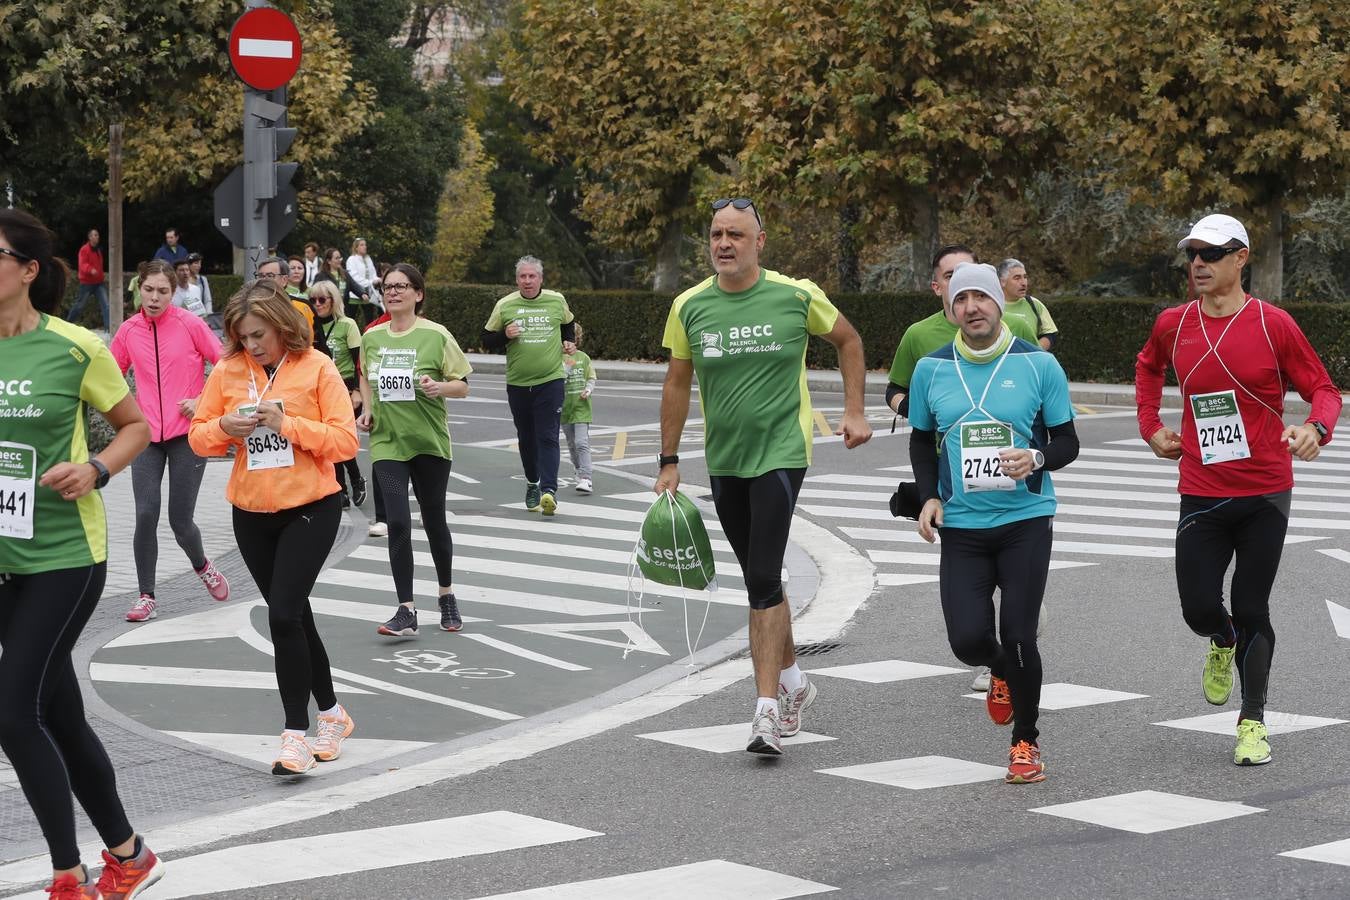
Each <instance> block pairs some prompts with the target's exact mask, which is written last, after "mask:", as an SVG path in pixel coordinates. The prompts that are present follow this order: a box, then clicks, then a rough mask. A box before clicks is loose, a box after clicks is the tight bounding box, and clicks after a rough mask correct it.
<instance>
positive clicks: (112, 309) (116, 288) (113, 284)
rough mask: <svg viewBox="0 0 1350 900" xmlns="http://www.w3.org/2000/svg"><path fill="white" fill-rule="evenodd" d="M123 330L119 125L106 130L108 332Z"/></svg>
mask: <svg viewBox="0 0 1350 900" xmlns="http://www.w3.org/2000/svg"><path fill="white" fill-rule="evenodd" d="M121 327H122V123H121V122H114V123H113V124H111V125H109V126H108V329H109V335H108V336H109V338H111V337H112V335H114V334H117V329H119V328H121Z"/></svg>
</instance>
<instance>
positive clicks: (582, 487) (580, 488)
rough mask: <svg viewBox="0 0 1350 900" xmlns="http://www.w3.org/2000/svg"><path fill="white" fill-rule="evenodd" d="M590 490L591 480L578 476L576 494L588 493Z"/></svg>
mask: <svg viewBox="0 0 1350 900" xmlns="http://www.w3.org/2000/svg"><path fill="white" fill-rule="evenodd" d="M591 490H592V488H591V480H590V479H589V478H580V479H578V480H577V493H578V494H589V493H590V492H591Z"/></svg>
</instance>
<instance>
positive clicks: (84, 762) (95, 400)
mask: <svg viewBox="0 0 1350 900" xmlns="http://www.w3.org/2000/svg"><path fill="white" fill-rule="evenodd" d="M52 253H53V236H52V233H51V232H50V231H48V230H47V228H46V227H45V226H44V225H43V224H42V223H41V222H39V221H38V220H37V219H35V218H33V217H32V216H31V215H29V214H28V213H25V212H20V211H18V210H13V209H4V210H0V385H3V389H0V645H2V646H3V647H4V652H3V653H0V748H2V749H3V750H4V752H5V756H6V757H8V759H9V762H10V764H11V765H12V766H13V767H14V772H15V774H16V775H17V776H18V779H19V784H20V786H22V787H23V792H24V796H26V797H27V798H28V803H29V805H30V806H31V807H32V809H33V814H34V816H35V817H36V818H37V820H38V824H39V826H41V828H42V834H43V836H44V837H46V839H47V846H48V848H49V850H50V852H51V857H52V884H51V887H50V888H48V891H49V892H50V893H51V895H52V897H53V898H65V900H74V898H80V897H99V896H115V897H130V896H134V895H135V894H137V893H140V891H142V890H143V889H144V888H146V887H148V886H149V885H151V884H153V883H154V882H156V881H158V880H159V878H160V876H161V875H162V874H163V865H162V864H161V863H160V861H159V859H158V858H157V857H156V856H155V854H154V852H153V851H152V850H151V849H150V848H149V847H148V846H146V844H145V842H144V841H142V840H141V838H140V836H139V835H137V834H136V832H135V831H134V830H133V829H132V827H131V825H130V823H129V822H128V821H127V816H126V811H125V809H124V808H123V806H122V800H121V798H120V797H119V796H118V793H117V778H116V775H115V773H114V772H113V767H112V762H111V761H110V760H109V759H108V754H107V753H106V752H105V751H104V749H103V745H102V744H101V743H100V742H99V739H98V736H97V735H95V734H94V731H93V729H91V728H90V727H89V723H88V722H87V721H86V720H85V716H84V700H83V698H82V697H81V696H80V687H79V681H78V679H77V677H76V675H75V667H74V665H73V664H72V662H71V658H70V654H71V649H72V648H73V647H74V646H75V642H76V640H78V639H79V636H80V632H81V631H82V630H83V629H84V626H85V624H86V623H87V622H88V621H89V617H90V615H91V614H92V613H93V611H94V607H95V605H97V603H98V600H99V597H100V595H101V594H102V593H103V584H104V580H105V578H106V577H107V558H108V536H107V523H106V519H105V516H104V511H103V501H102V498H101V497H100V496H99V495H98V493H97V490H98V489H99V488H102V487H104V486H105V485H106V484H107V483H108V479H109V478H111V477H112V475H114V474H116V473H117V472H120V471H121V470H122V469H124V468H126V467H127V465H128V464H129V463H130V462H131V461H132V459H134V458H135V456H136V454H138V453H140V452H141V450H142V449H144V448H145V446H146V444H147V443H148V442H149V440H150V429H149V427H147V425H146V424H145V420H144V418H142V416H141V411H140V409H139V408H137V406H136V400H135V398H134V397H132V396H131V393H130V391H129V390H128V389H127V383H126V380H125V379H123V377H122V374H121V372H119V371H118V369H117V363H116V362H114V361H113V358H112V354H111V353H109V352H108V348H107V347H105V346H104V345H103V342H102V341H100V340H99V339H98V338H97V337H95V336H94V335H93V334H92V333H90V332H88V331H86V330H85V329H83V328H80V327H79V326H77V325H72V324H70V323H69V322H65V321H62V320H61V319H58V318H56V317H55V316H54V315H52V313H53V312H54V311H55V310H56V306H57V304H58V303H59V302H60V300H61V298H62V296H63V295H64V294H65V290H66V279H67V277H68V276H67V273H66V270H65V267H64V265H63V264H62V263H61V262H60V260H58V259H56V258H55V257H54V256H53V255H52ZM87 404H90V405H93V407H94V408H95V409H97V410H98V411H99V412H101V413H102V414H103V417H104V418H105V419H107V420H108V423H109V424H110V425H112V427H113V428H114V429H115V431H116V434H115V436H114V437H113V439H112V442H111V443H109V444H108V446H107V447H106V448H104V449H103V450H102V451H101V452H99V453H98V454H97V455H96V456H92V457H91V456H90V455H89V451H88V445H87V443H86V438H87V436H86V434H85V424H84V423H85V407H86V405H87ZM72 791H73V792H74V794H75V796H76V797H77V798H78V799H79V801H80V805H81V806H82V807H84V810H85V812H86V813H88V815H89V820H90V821H91V822H93V823H94V827H95V828H96V829H97V830H98V833H99V836H100V837H101V838H102V839H103V842H104V844H105V845H106V846H107V847H108V849H107V850H105V851H103V859H104V868H103V874H102V876H101V877H100V878H99V880H98V884H97V885H95V884H94V882H93V880H92V877H91V876H90V874H89V870H88V869H87V868H85V866H84V863H83V862H82V861H81V860H80V850H79V844H78V842H77V841H76V836H75V808H74V804H73V803H72V802H71V792H72Z"/></svg>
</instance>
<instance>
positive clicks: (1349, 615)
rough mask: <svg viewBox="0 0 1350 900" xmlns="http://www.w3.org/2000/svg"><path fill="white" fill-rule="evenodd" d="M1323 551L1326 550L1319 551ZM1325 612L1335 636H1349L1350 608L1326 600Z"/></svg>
mask: <svg viewBox="0 0 1350 900" xmlns="http://www.w3.org/2000/svg"><path fill="white" fill-rule="evenodd" d="M1321 552H1323V553H1325V552H1326V551H1325V550H1323V551H1321ZM1326 604H1327V612H1328V613H1329V614H1330V615H1331V626H1332V627H1333V628H1335V629H1336V636H1337V637H1343V638H1350V609H1346V608H1345V607H1344V606H1341V605H1339V604H1337V603H1332V602H1331V601H1330V600H1327V601H1326Z"/></svg>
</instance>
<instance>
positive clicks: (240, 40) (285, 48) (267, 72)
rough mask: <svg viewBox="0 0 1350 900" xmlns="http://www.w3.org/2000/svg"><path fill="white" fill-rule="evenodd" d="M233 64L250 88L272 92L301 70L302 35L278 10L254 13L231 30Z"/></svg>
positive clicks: (236, 71) (260, 10)
mask: <svg viewBox="0 0 1350 900" xmlns="http://www.w3.org/2000/svg"><path fill="white" fill-rule="evenodd" d="M230 63H231V65H233V66H234V73H235V74H236V75H238V76H239V77H240V78H241V79H243V82H244V83H245V84H247V85H248V86H249V87H251V88H256V89H258V90H260V91H270V90H274V89H276V88H279V87H281V86H282V85H283V84H285V83H286V82H288V81H290V80H291V78H292V76H294V75H295V73H296V71H297V70H298V69H299V68H300V31H299V29H297V28H296V27H295V23H294V22H292V21H291V17H290V16H288V15H286V14H285V13H284V12H282V11H280V10H277V9H270V8H265V7H264V8H261V9H251V10H249V11H248V12H246V13H244V14H243V15H242V16H240V17H239V20H238V21H237V22H235V23H234V27H233V28H231V29H230Z"/></svg>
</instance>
